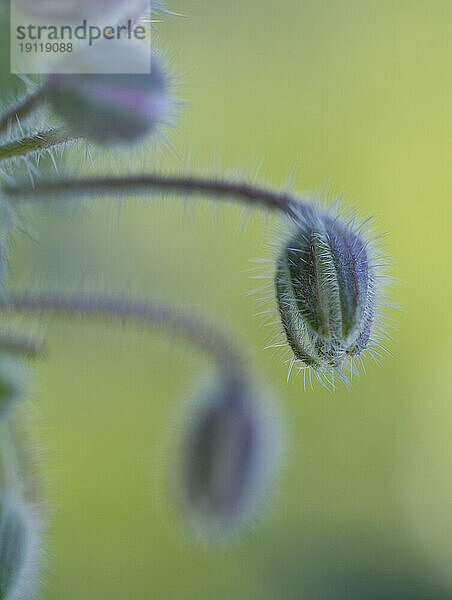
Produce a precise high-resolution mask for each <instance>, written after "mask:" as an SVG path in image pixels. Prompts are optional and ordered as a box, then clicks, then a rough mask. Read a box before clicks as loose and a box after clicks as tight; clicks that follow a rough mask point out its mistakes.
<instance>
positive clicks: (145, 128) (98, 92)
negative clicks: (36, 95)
mask: <svg viewBox="0 0 452 600" xmlns="http://www.w3.org/2000/svg"><path fill="white" fill-rule="evenodd" d="M79 60H80V61H83V60H86V61H88V63H89V64H88V63H87V67H88V68H87V72H86V73H83V72H82V73H80V74H64V73H63V74H61V73H55V74H53V75H51V76H50V77H49V79H48V81H47V84H46V86H45V94H46V96H47V99H48V101H49V103H50V105H51V107H52V108H53V109H54V110H55V112H56V113H57V114H58V115H59V116H60V117H62V118H63V119H64V121H65V122H66V124H67V126H68V127H69V128H70V129H71V130H72V131H73V132H74V133H75V134H76V135H77V134H78V135H80V136H83V137H87V138H89V139H91V140H93V141H95V142H99V143H102V144H115V143H121V142H122V143H132V142H135V141H137V140H140V139H142V138H143V137H145V136H146V135H148V134H149V133H152V132H153V131H155V129H156V128H157V127H158V126H159V125H160V124H162V123H167V122H168V121H169V119H170V115H171V110H172V105H171V100H170V92H169V87H170V85H169V79H168V76H167V74H166V73H165V71H164V70H163V67H162V66H161V64H160V62H159V60H158V59H157V58H155V57H153V58H152V67H151V71H150V73H146V72H145V64H146V61H148V60H149V57H148V56H146V52H145V51H143V50H142V49H140V48H138V47H136V46H133V45H131V44H125V45H123V47H118V46H114V47H113V48H110V47H109V46H108V44H103V45H102V44H100V45H99V47H98V48H97V49H96V50H95V51H94V52H89V53H85V54H84V53H81V56H80V57H79ZM93 61H94V65H93ZM112 61H113V62H112ZM96 64H98V65H99V74H96V72H95V68H94V67H95V65H96ZM106 64H115V65H116V66H118V67H119V68H118V73H102V69H103V67H104V65H106ZM129 64H130V65H134V67H140V66H141V65H142V66H143V72H138V73H128V72H127V66H128V65H129ZM120 65H123V66H124V68H123V72H121V68H120ZM81 66H82V64H81ZM136 70H140V69H136ZM81 71H83V69H81Z"/></svg>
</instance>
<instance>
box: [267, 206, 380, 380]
mask: <svg viewBox="0 0 452 600" xmlns="http://www.w3.org/2000/svg"><path fill="white" fill-rule="evenodd" d="M275 285H276V293H277V301H278V309H279V313H280V316H281V320H282V324H283V327H284V330H285V334H286V336H287V341H288V342H289V345H290V347H291V349H292V351H293V353H294V356H295V359H297V360H299V361H301V363H302V364H303V366H304V367H309V368H313V369H314V372H315V373H316V374H319V373H322V372H325V371H334V370H336V371H337V372H338V373H339V375H340V376H342V378H344V376H343V374H342V370H341V369H342V366H343V364H344V362H345V360H346V359H347V358H350V359H353V357H355V356H357V355H359V354H361V353H362V352H363V351H364V350H365V349H366V348H367V347H368V344H369V341H370V339H371V333H372V326H373V322H374V316H375V304H376V274H375V266H374V262H373V260H372V257H371V254H370V251H369V244H368V241H367V240H366V239H364V238H363V237H362V234H361V233H359V232H358V231H355V230H354V229H353V227H352V226H351V225H349V224H346V223H343V222H341V221H339V220H338V219H337V218H335V217H334V216H332V215H330V214H328V213H323V212H320V211H318V210H317V209H315V208H310V207H307V208H306V209H304V210H303V212H302V214H300V215H298V216H297V217H296V219H295V229H294V231H293V233H292V236H291V237H290V239H289V240H288V241H287V242H286V244H285V246H284V248H283V250H282V252H281V254H280V256H279V259H278V262H277V269H276V276H275Z"/></svg>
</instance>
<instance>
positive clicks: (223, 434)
mask: <svg viewBox="0 0 452 600" xmlns="http://www.w3.org/2000/svg"><path fill="white" fill-rule="evenodd" d="M193 413H194V414H192V415H190V417H189V422H188V423H187V424H186V426H185V431H184V435H183V439H182V444H181V447H180V455H179V462H178V472H177V488H178V492H179V495H180V497H181V501H182V502H181V503H182V506H183V508H184V510H185V512H186V514H187V516H188V520H189V522H190V525H191V526H192V527H193V529H194V531H195V533H196V534H198V535H199V536H200V537H201V538H203V539H205V540H208V541H221V540H224V539H227V538H229V537H230V536H231V535H233V534H234V533H237V532H238V531H240V529H241V527H242V526H243V525H244V524H246V523H247V522H248V521H249V520H250V519H251V518H252V517H253V516H255V515H256V513H257V512H258V511H259V508H261V506H262V501H263V500H264V499H265V496H266V495H268V494H269V492H270V491H271V489H270V488H271V483H272V481H273V478H274V475H275V474H276V470H277V467H278V466H279V463H280V455H281V435H280V421H279V418H278V415H277V414H276V413H275V412H273V411H272V410H271V409H270V406H269V405H268V404H267V402H266V401H264V400H263V399H260V400H258V399H257V398H255V397H254V396H252V395H251V394H250V390H249V389H248V387H247V386H246V384H245V383H244V382H243V380H241V379H237V378H235V377H230V376H222V377H221V379H220V380H219V381H217V382H215V384H214V385H213V386H212V385H211V386H209V387H208V388H207V389H204V390H203V391H202V395H201V398H200V400H199V402H198V404H197V405H195V406H194V407H193Z"/></svg>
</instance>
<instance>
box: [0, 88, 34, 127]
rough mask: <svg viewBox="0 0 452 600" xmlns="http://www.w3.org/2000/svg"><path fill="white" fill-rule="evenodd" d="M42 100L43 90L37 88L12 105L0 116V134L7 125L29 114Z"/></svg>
mask: <svg viewBox="0 0 452 600" xmlns="http://www.w3.org/2000/svg"><path fill="white" fill-rule="evenodd" d="M42 100H43V90H42V89H39V90H37V91H36V92H34V93H33V94H30V95H29V96H27V97H26V98H25V99H24V100H22V102H20V103H19V104H17V105H16V106H13V107H12V108H11V109H10V110H8V111H7V112H6V113H4V114H3V115H1V116H0V134H2V133H5V132H6V131H7V130H8V127H10V126H12V125H14V124H17V123H20V122H21V121H23V120H24V119H26V118H27V117H28V116H29V115H31V114H32V113H33V112H34V111H35V110H36V109H37V108H38V106H39V105H40V104H41V102H42Z"/></svg>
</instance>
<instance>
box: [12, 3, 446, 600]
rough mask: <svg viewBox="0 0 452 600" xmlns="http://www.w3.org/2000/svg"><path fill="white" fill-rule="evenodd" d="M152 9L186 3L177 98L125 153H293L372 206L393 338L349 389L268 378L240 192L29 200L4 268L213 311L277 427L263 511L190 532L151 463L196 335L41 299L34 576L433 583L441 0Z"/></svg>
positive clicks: (164, 463) (156, 588)
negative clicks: (174, 337) (164, 134)
mask: <svg viewBox="0 0 452 600" xmlns="http://www.w3.org/2000/svg"><path fill="white" fill-rule="evenodd" d="M171 8H174V9H175V10H176V11H177V10H179V11H181V12H183V13H184V14H185V15H186V16H187V17H186V18H181V19H179V18H165V19H164V22H163V23H161V24H160V25H159V26H158V30H159V34H158V38H159V39H158V40H157V41H158V45H159V47H162V48H168V49H169V50H168V61H169V63H170V64H171V65H173V67H174V68H175V69H176V71H177V73H178V80H180V82H181V84H180V86H178V90H177V91H178V93H179V95H180V96H181V97H182V98H183V99H184V100H186V101H187V102H186V104H185V105H184V106H183V107H182V111H181V116H180V121H179V126H178V128H177V130H175V131H174V132H171V133H169V140H170V144H169V145H168V146H166V147H165V149H164V150H162V151H159V152H154V153H150V154H149V156H147V157H146V158H139V157H137V158H133V159H132V160H131V163H132V164H131V165H130V169H133V170H134V171H139V170H145V169H146V170H151V169H152V168H153V166H154V165H155V164H156V163H157V164H158V165H159V166H162V165H165V164H166V163H168V165H170V167H171V169H175V170H176V171H182V170H186V168H187V165H188V166H189V168H193V169H194V170H196V171H201V172H217V171H219V170H225V171H232V172H234V173H235V172H236V171H237V170H240V171H243V172H245V173H250V174H251V175H252V176H253V177H254V176H256V179H258V180H262V181H264V182H269V183H271V184H273V185H276V186H278V185H284V184H285V183H286V180H287V178H288V177H289V176H290V175H291V173H293V172H294V169H296V176H295V188H296V189H300V190H325V194H326V195H336V194H339V193H340V194H342V193H343V194H344V201H345V203H346V205H352V206H354V207H356V208H357V209H358V211H359V213H360V215H362V216H364V217H365V216H368V215H370V214H373V215H376V217H377V220H376V228H377V231H378V232H388V235H387V237H385V238H384V246H385V250H386V251H387V252H388V253H389V254H390V255H391V256H392V257H393V258H394V261H395V268H394V271H395V275H396V276H397V277H399V278H400V279H401V283H400V285H398V286H397V287H396V288H395V290H394V294H395V296H396V297H397V299H398V300H399V301H400V302H401V304H402V306H403V309H402V311H401V312H399V313H398V314H396V315H395V318H396V319H397V321H398V328H399V332H398V333H396V334H395V343H393V344H392V345H391V346H390V350H391V352H393V354H394V358H390V357H387V358H385V359H384V366H383V367H379V366H378V365H375V364H371V363H370V362H369V363H368V364H367V376H365V377H361V378H360V379H357V380H356V381H355V382H354V385H353V388H352V390H351V391H350V392H347V391H346V390H345V389H338V390H337V391H336V393H335V394H330V393H328V392H326V391H325V390H323V389H322V388H320V386H318V385H317V386H316V388H315V391H314V393H313V392H311V391H310V390H308V391H306V392H305V391H304V390H303V382H302V378H301V377H298V378H295V377H294V378H293V379H292V380H291V381H290V383H289V384H288V385H286V383H285V379H286V374H287V365H283V364H282V361H281V359H280V357H279V356H278V355H277V354H274V353H273V352H272V351H269V350H267V351H263V347H264V346H266V345H267V343H268V331H267V328H264V327H263V323H264V321H263V319H262V318H259V317H255V316H253V315H254V313H256V312H258V311H259V310H260V308H259V305H258V304H257V302H256V298H255V297H252V296H249V295H248V292H249V291H250V290H253V289H254V288H255V287H257V282H256V281H255V280H252V279H251V278H250V270H251V269H252V267H253V263H252V262H251V259H253V258H255V257H261V256H265V255H268V250H266V248H265V244H266V241H267V240H268V239H270V238H271V233H272V230H273V225H274V219H273V218H270V219H268V218H266V216H265V215H262V214H261V213H259V212H258V211H256V213H251V211H250V212H245V213H244V212H243V210H242V209H241V208H240V207H233V206H228V205H221V206H211V205H210V204H209V203H207V202H205V201H202V202H198V201H195V200H193V202H190V201H187V202H185V203H183V202H182V201H180V200H177V199H174V201H173V199H172V198H167V199H166V200H165V202H161V201H157V202H155V201H154V202H147V201H140V202H136V201H130V202H124V203H123V204H121V208H118V204H117V203H116V204H115V203H112V204H111V205H109V203H107V202H104V201H101V202H99V203H98V204H97V205H95V206H91V205H90V204H88V203H85V207H86V210H85V209H83V210H78V209H77V208H70V209H64V210H57V209H56V208H55V206H54V205H52V208H51V209H48V208H47V209H39V210H37V209H36V210H33V211H32V210H31V209H28V210H27V212H26V213H25V216H24V225H25V226H26V229H27V231H29V232H30V233H31V234H32V236H33V239H30V238H27V237H25V236H21V235H17V236H16V239H15V242H16V243H15V246H14V252H13V255H12V267H13V280H14V283H15V284H16V285H17V286H20V287H25V286H30V285H32V286H36V287H41V286H43V285H49V286H50V285H51V286H52V287H56V285H57V284H59V285H60V286H61V287H62V288H64V289H68V288H69V289H75V288H78V287H81V288H83V289H88V290H89V289H94V290H119V291H121V292H123V291H135V292H137V293H141V294H147V295H149V296H151V297H154V298H155V297H157V298H160V299H167V300H170V301H173V302H174V303H176V304H178V305H180V306H184V307H185V308H188V309H193V310H195V311H196V312H198V313H199V314H202V315H206V316H208V317H210V318H212V319H214V320H215V319H216V320H217V321H218V322H219V323H220V324H222V325H223V326H224V328H225V329H226V330H227V331H229V332H230V333H231V334H233V335H234V336H235V338H236V340H237V342H238V343H239V345H240V347H241V348H242V349H243V351H244V352H245V353H247V355H248V357H249V359H250V365H251V366H252V369H253V372H255V373H256V374H257V375H258V376H260V377H261V378H262V379H263V380H264V381H265V382H266V383H267V384H268V385H269V386H270V387H271V388H272V390H273V392H274V394H275V396H277V397H278V399H279V401H280V403H281V405H282V407H283V411H284V413H285V415H286V417H287V420H288V422H289V428H288V430H289V436H290V439H289V452H288V462H287V467H286V469H285V470H284V472H283V474H282V477H281V478H280V481H279V484H278V486H277V489H276V494H275V498H274V501H273V502H272V503H271V504H270V506H269V510H268V513H267V515H266V518H264V519H263V520H262V522H261V523H257V524H256V525H255V526H253V527H252V528H251V529H250V531H249V532H248V533H247V534H246V535H245V536H244V538H243V539H242V540H240V541H238V542H237V543H234V544H231V545H229V546H227V547H226V548H223V549H221V550H215V549H212V548H209V549H207V550H206V549H203V548H199V547H197V546H196V545H194V544H193V543H191V541H190V538H189V537H188V536H187V535H186V533H185V532H184V528H183V522H181V521H180V520H179V518H178V515H177V514H176V513H175V512H174V511H173V509H172V507H171V503H170V498H169V494H168V489H167V468H168V462H169V456H170V451H171V442H172V441H174V439H175V436H177V427H175V426H174V421H175V418H177V412H178V406H179V403H180V401H181V400H183V397H184V394H186V393H188V391H189V390H190V389H191V388H192V386H193V382H194V381H196V377H197V376H198V374H199V372H202V371H203V369H204V368H205V367H206V365H205V364H204V362H203V358H202V357H198V356H197V355H195V354H194V353H193V352H192V349H191V348H187V347H184V345H176V344H175V343H174V342H170V341H168V340H165V338H164V337H162V336H154V337H153V336H148V335H147V334H146V332H145V331H138V332H137V331H136V330H134V329H133V328H131V329H129V328H126V327H123V326H122V325H119V326H117V327H116V328H114V327H108V326H105V327H103V326H92V325H90V324H89V323H87V322H84V321H77V322H76V323H75V324H74V323H72V324H64V323H61V322H60V321H59V322H55V323H54V322H51V323H50V324H49V327H48V328H46V330H45V331H46V334H47V335H46V337H47V339H48V344H49V347H50V349H51V354H50V357H49V358H48V359H46V360H45V361H42V362H39V363H38V364H36V367H35V372H36V375H35V383H34V393H33V404H34V405H35V409H34V413H33V414H35V413H36V415H35V417H34V419H35V421H36V430H37V431H36V435H37V436H38V437H39V438H40V439H41V442H40V443H41V446H42V448H43V452H42V455H43V456H42V470H43V473H44V476H45V478H46V480H47V481H48V484H49V485H48V491H47V497H48V504H49V514H50V529H49V559H48V576H47V577H46V582H45V593H44V594H43V597H44V598H46V600H103V599H108V600H123V599H124V598H127V599H129V598H130V599H141V598H143V599H144V598H149V599H151V598H152V599H154V598H155V599H159V600H172V599H174V598H178V599H179V598H180V599H181V600H189V599H204V598H205V599H209V600H210V599H212V598H215V599H216V600H217V599H218V600H221V599H228V600H230V599H231V598H234V599H236V598H237V599H246V600H247V599H254V598H259V599H262V598H269V599H278V600H279V599H286V598H287V599H289V598H290V599H299V598H302V599H304V598H306V599H307V600H316V599H317V598H319V599H322V600H323V599H324V598H325V599H327V600H328V599H329V598H331V599H333V600H336V599H337V598H340V599H342V598H343V599H344V600H345V599H347V600H350V598H352V599H353V597H354V596H353V593H355V591H354V590H357V589H358V590H360V591H359V592H356V593H357V594H358V595H357V598H359V599H360V600H366V599H371V600H374V598H375V599H376V600H382V599H383V598H384V599H385V600H388V599H390V600H393V599H394V600H396V599H397V598H407V599H408V598H410V599H413V598H423V599H426V598H429V599H434V598H436V596H435V595H434V594H435V591H436V592H437V593H438V594H440V592H441V591H442V592H443V593H444V596H442V595H438V598H447V597H451V596H452V577H451V574H450V564H451V563H452V534H451V531H452V529H451V528H452V526H451V522H452V487H451V480H452V442H451V439H452V404H451V394H450V385H449V384H450V383H451V377H450V371H451V367H450V360H451V359H452V355H451V343H450V333H451V331H450V294H451V284H450V262H449V256H450V251H451V243H450V237H451V231H450V198H451V186H450V181H451V180H450V156H451V147H450V136H449V138H448V137H447V136H448V134H450V129H451V118H450V117H451V114H450V107H451V106H452V98H451V94H450V81H449V85H448V82H447V79H448V78H450V67H451V64H450V56H449V54H450V49H449V48H448V47H447V46H448V42H449V40H450V37H451V33H452V32H451V30H450V26H449V25H448V23H450V21H451V3H450V1H448V0H443V1H441V0H435V1H432V2H430V1H427V0H401V1H398V2H395V1H394V0H379V1H377V0H371V1H365V2H363V1H362V0H348V1H345V0H344V1H339V2H338V1H334V0H324V1H319V0H309V1H307V0H280V2H278V3H275V2H270V1H269V0H262V1H261V2H257V1H256V0H243V1H242V2H232V3H231V2H220V1H218V0H209V1H207V0H197V1H196V2H182V0H180V1H178V2H176V0H174V2H172V3H171ZM448 50H449V53H448ZM156 155H157V158H155V156H156ZM96 161H97V163H98V164H99V167H100V168H104V169H107V168H108V160H107V161H105V160H104V159H103V158H102V157H101V156H100V155H99V154H98V155H97V158H96ZM105 162H106V165H105V164H104V163H105ZM111 164H116V163H115V162H112V163H111ZM256 164H261V166H260V168H259V170H257V168H256ZM448 167H449V169H448ZM126 168H127V169H129V166H127V167H126ZM83 169H84V170H86V171H87V172H90V167H89V166H88V165H86V166H84V167H83ZM34 238H36V239H37V240H38V242H39V243H37V242H36V241H34ZM47 322H48V321H47ZM40 330H43V328H42V327H40ZM370 573H372V576H370V575H369V576H367V574H370ZM380 575H381V578H380ZM354 578H356V581H358V583H357V584H356V585H355V584H352V583H351V582H353V581H354ZM380 579H381V580H380ZM373 581H376V582H377V583H376V584H375V585H376V586H377V587H378V586H379V589H384V590H390V591H389V592H384V593H383V596H379V595H377V592H376V591H375V589H376V588H374V587H373ZM344 582H345V583H344ZM363 582H364V583H363ZM366 585H367V586H369V589H367V590H366V589H365V588H366ZM347 586H349V587H347ZM423 586H425V588H424V587H423ZM424 589H425V592H424V591H422V590H424ZM344 590H345V591H344ZM347 590H349V591H348V592H347ZM350 590H351V591H350ZM363 590H365V591H363ZM371 590H374V591H371ZM378 593H380V592H378ZM372 594H374V595H372ZM391 594H392V595H391ZM418 594H419V595H418Z"/></svg>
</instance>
